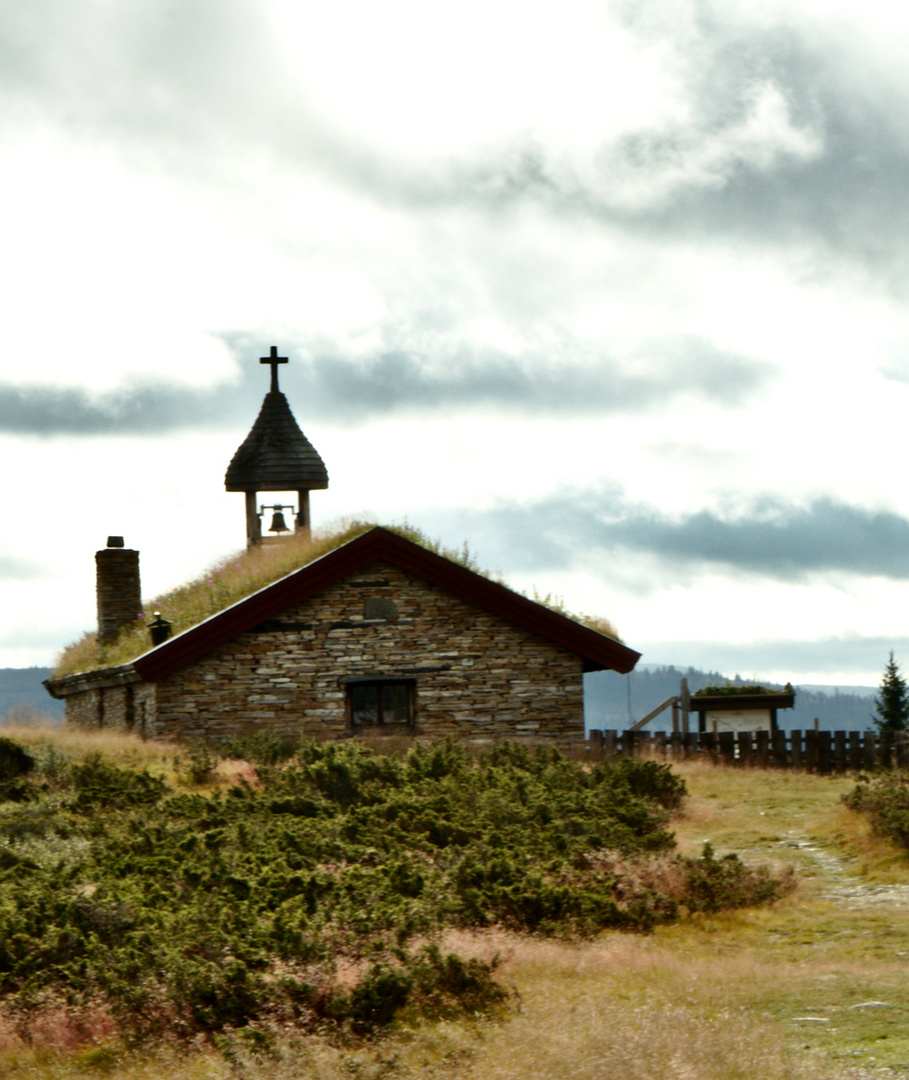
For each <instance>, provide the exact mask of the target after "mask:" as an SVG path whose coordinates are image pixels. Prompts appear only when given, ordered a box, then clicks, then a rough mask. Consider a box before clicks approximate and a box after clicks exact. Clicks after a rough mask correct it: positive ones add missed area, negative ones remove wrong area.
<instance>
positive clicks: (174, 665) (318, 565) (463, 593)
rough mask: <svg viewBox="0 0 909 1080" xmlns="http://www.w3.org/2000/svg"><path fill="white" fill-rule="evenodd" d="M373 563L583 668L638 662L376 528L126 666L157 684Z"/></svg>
mask: <svg viewBox="0 0 909 1080" xmlns="http://www.w3.org/2000/svg"><path fill="white" fill-rule="evenodd" d="M375 562H387V563H390V564H391V565H392V566H396V567H398V568H399V569H400V570H403V571H405V572H407V573H410V574H413V575H414V576H415V577H418V578H420V579H422V580H423V581H427V582H429V583H431V584H433V585H436V586H438V587H439V588H441V589H445V590H446V591H447V592H449V593H452V594H453V595H455V596H459V597H460V598H461V599H463V600H467V601H469V602H470V603H473V604H476V605H477V606H478V607H481V608H484V609H485V610H487V611H490V612H493V613H494V614H497V615H500V616H501V617H502V618H505V619H507V620H508V621H509V622H511V623H513V624H515V625H516V626H520V627H523V628H524V629H525V630H528V631H530V632H532V633H535V634H538V635H539V636H540V637H543V638H545V639H547V640H548V641H551V642H553V644H555V645H559V646H561V647H562V648H564V649H567V650H568V651H569V652H572V653H574V654H575V655H577V656H579V657H581V659H582V661H583V665H584V670H585V671H602V670H613V671H618V672H621V673H625V672H628V671H631V669H632V668H633V667H634V665H635V664H636V663H637V661H638V659H639V658H640V653H637V652H635V651H634V650H633V649H629V648H628V647H627V646H626V645H623V644H622V643H621V642H619V641H616V640H615V639H614V638H611V637H607V636H606V635H605V634H601V633H599V632H598V631H596V630H592V629H590V628H589V627H587V626H583V625H582V624H581V623H578V622H575V620H573V619H570V618H568V617H567V616H565V615H562V614H560V613H559V612H556V611H553V610H551V609H550V608H547V607H544V606H543V605H542V604H538V603H537V602H536V601H534V600H529V599H528V598H527V597H526V596H521V595H520V594H519V593H516V592H514V591H512V590H511V589H509V588H507V587H506V586H504V585H500V584H499V583H498V582H495V581H490V580H489V579H488V578H486V577H483V576H482V575H481V574H477V573H475V572H474V571H473V570H469V569H467V568H466V567H463V566H459V565H458V564H457V563H454V562H452V561H451V560H449V559H446V558H445V557H444V556H441V555H437V554H436V553H435V552H432V551H429V550H427V549H426V548H425V547H421V546H420V545H419V544H415V543H413V541H411V540H407V539H405V538H404V537H402V536H398V535H397V534H396V533H393V532H391V531H390V530H388V529H384V528H382V527H381V526H376V527H374V528H372V529H370V530H368V531H367V532H365V533H362V534H361V535H360V536H357V537H356V538H355V539H353V540H350V541H349V542H348V543H346V544H342V545H341V546H340V547H337V548H335V549H334V550H333V551H331V552H329V553H328V554H327V555H323V556H322V557H321V558H319V559H316V560H315V561H314V562H311V563H309V564H308V565H306V566H304V567H301V568H300V569H299V570H295V571H293V572H292V573H290V574H288V575H287V576H286V577H284V578H281V579H280V580H279V581H276V582H274V583H273V584H271V585H267V586H266V587H265V588H264V589H260V590H259V591H258V592H255V593H253V594H252V595H251V596H248V597H246V598H245V599H243V600H240V601H238V602H237V603H235V604H232V605H231V606H230V607H228V608H225V609H224V610H223V611H220V612H218V613H217V614H215V615H212V616H211V617H210V618H208V619H205V620H204V621H203V622H201V623H197V624H196V625H195V626H193V627H191V628H190V629H188V630H185V631H184V632H183V633H182V634H178V635H177V636H176V637H173V638H171V639H170V640H169V641H166V642H164V644H163V645H159V646H157V648H154V649H151V650H150V651H149V652H147V653H145V654H144V655H142V656H140V657H139V658H138V659H137V660H134V661H133V664H132V666H133V668H134V669H135V671H136V672H137V674H138V675H139V676H140V677H141V678H143V679H145V680H147V681H150V682H156V681H158V680H159V679H163V678H164V677H165V676H167V675H169V674H170V673H171V672H173V671H177V670H178V669H179V668H182V667H185V666H186V665H188V664H191V663H193V662H194V661H196V660H199V659H201V658H202V657H203V656H206V655H207V654H208V653H210V652H211V651H212V650H213V649H215V648H217V647H218V646H219V645H223V644H226V643H227V642H229V641H232V640H233V639H234V638H236V637H238V636H239V635H240V634H243V633H246V632H247V631H249V630H252V629H253V627H255V626H258V625H259V623H262V622H265V621H266V620H267V619H271V618H274V617H276V616H277V615H279V614H281V612H283V611H286V610H287V609H288V608H289V607H292V606H294V605H296V604H299V603H300V602H301V601H303V600H306V599H308V598H309V597H311V596H315V595H316V594H318V593H319V592H321V591H322V590H323V589H326V588H327V587H328V586H330V585H333V584H335V583H336V582H338V581H341V580H343V579H344V578H346V577H348V576H349V575H350V574H353V573H356V572H357V571H358V570H362V569H363V568H365V567H367V566H370V565H372V564H373V563H375Z"/></svg>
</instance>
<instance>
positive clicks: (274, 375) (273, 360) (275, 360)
mask: <svg viewBox="0 0 909 1080" xmlns="http://www.w3.org/2000/svg"><path fill="white" fill-rule="evenodd" d="M259 363H260V364H270V365H271V388H272V390H275V391H276V390H277V389H278V364H286V363H287V357H286V356H278V347H277V345H272V347H271V353H270V355H269V356H260V357H259Z"/></svg>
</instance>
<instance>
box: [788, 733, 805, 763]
mask: <svg viewBox="0 0 909 1080" xmlns="http://www.w3.org/2000/svg"><path fill="white" fill-rule="evenodd" d="M789 744H790V746H791V747H792V751H791V753H792V767H793V769H798V768H800V767H803V766H804V764H805V754H804V750H803V748H802V729H801V728H793V729H792V731H790V732H789Z"/></svg>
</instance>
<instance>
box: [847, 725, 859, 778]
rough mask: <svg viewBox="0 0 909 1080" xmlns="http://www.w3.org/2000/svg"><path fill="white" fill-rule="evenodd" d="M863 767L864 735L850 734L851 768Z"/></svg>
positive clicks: (852, 732) (855, 732) (851, 732)
mask: <svg viewBox="0 0 909 1080" xmlns="http://www.w3.org/2000/svg"><path fill="white" fill-rule="evenodd" d="M861 767H862V733H861V732H860V731H850V732H849V768H850V769H860V768H861Z"/></svg>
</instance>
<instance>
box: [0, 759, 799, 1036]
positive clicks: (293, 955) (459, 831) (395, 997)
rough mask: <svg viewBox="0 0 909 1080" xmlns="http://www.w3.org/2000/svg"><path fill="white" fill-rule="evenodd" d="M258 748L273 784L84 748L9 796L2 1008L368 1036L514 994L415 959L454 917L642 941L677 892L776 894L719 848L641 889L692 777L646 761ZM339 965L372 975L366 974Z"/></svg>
mask: <svg viewBox="0 0 909 1080" xmlns="http://www.w3.org/2000/svg"><path fill="white" fill-rule="evenodd" d="M260 756H261V763H260V765H259V766H258V772H259V775H260V782H259V784H258V785H256V786H255V787H252V786H249V785H237V786H236V787H234V788H232V789H230V790H229V791H227V792H219V791H212V792H211V793H209V794H207V795H206V796H203V795H201V794H197V793H189V794H187V793H183V794H179V795H175V794H173V793H172V792H170V791H168V790H167V788H166V785H165V784H164V782H163V781H162V780H160V779H157V778H155V777H152V776H150V775H149V774H148V773H147V772H144V771H142V772H139V771H136V770H130V769H126V768H118V767H115V766H113V765H111V764H108V763H107V762H105V761H103V760H102V759H101V758H99V757H94V758H89V759H87V760H86V761H85V762H83V763H82V764H69V765H67V767H66V768H65V770H63V772H62V774H61V778H60V781H59V783H60V785H62V789H61V790H55V791H53V792H50V791H48V792H44V791H42V790H40V789H37V788H36V789H35V791H34V792H33V797H32V800H31V801H30V802H28V803H26V804H23V805H21V806H15V807H7V808H5V809H4V812H3V813H2V814H0V885H2V890H3V891H2V895H3V902H2V904H0V997H4V998H6V999H7V1001H8V1002H9V1003H10V1004H11V1005H12V1004H14V1003H18V1004H19V1005H20V1006H23V1007H24V1005H25V1004H26V1003H27V1002H28V1001H30V1000H33V998H34V995H35V994H37V993H39V992H43V991H44V990H47V991H50V992H55V993H58V994H60V995H62V996H63V997H65V998H67V999H68V1000H70V1001H72V1002H76V1003H78V1002H80V1001H81V1002H85V1001H89V1000H95V999H100V1000H103V1001H104V1002H105V1004H106V1006H107V1007H108V1008H109V1009H110V1010H111V1011H112V1012H114V1013H115V1014H116V1015H117V1016H118V1017H119V1018H120V1021H121V1023H122V1025H123V1027H124V1029H125V1030H126V1031H132V1032H136V1033H138V1034H157V1035H163V1034H175V1033H184V1034H189V1033H192V1032H194V1031H198V1030H204V1031H208V1032H212V1033H219V1032H223V1031H224V1030H228V1029H230V1030H235V1029H245V1028H246V1027H248V1026H249V1025H253V1028H251V1029H250V1030H256V1031H257V1030H260V1028H261V1027H262V1025H263V1024H265V1025H266V1027H267V1024H268V1023H269V1022H270V1020H271V1018H274V1017H287V1016H290V1017H293V1018H294V1019H295V1022H296V1023H298V1024H300V1025H301V1026H306V1025H317V1024H322V1023H334V1024H338V1025H341V1026H342V1027H345V1028H347V1029H350V1030H351V1031H355V1032H367V1031H371V1030H375V1029H377V1028H380V1027H382V1026H383V1025H386V1024H388V1023H390V1022H393V1021H394V1020H396V1019H401V1020H408V1019H412V1018H417V1017H418V1016H421V1015H432V1016H443V1015H444V1016H448V1015H454V1014H456V1013H457V1012H462V1011H465V1010H466V1011H467V1012H470V1013H473V1012H478V1011H484V1010H487V1009H494V1008H497V1007H498V1006H499V1005H500V1004H504V1003H505V1002H506V995H505V993H504V991H502V990H501V988H500V987H498V986H497V984H496V982H495V978H494V969H493V967H491V966H485V965H482V964H479V963H478V962H474V961H467V960H464V959H461V958H458V957H455V956H450V955H449V956H444V955H442V954H441V953H440V952H439V951H438V950H434V949H432V948H431V947H430V948H423V949H420V950H419V951H416V952H414V951H413V948H412V945H413V942H414V941H415V939H416V940H419V939H423V940H426V939H428V940H430V941H431V940H433V937H434V936H435V935H438V934H440V933H441V932H442V931H443V930H444V929H445V928H446V927H452V926H464V927H468V926H488V925H492V924H499V925H504V926H508V927H510V928H513V929H514V930H516V931H519V932H533V933H547V934H560V935H564V936H572V935H578V934H594V933H597V932H599V931H600V930H602V929H604V928H606V927H620V928H624V929H633V930H646V929H648V928H650V927H651V926H653V925H654V924H655V923H657V922H660V921H666V920H667V919H671V918H674V917H675V916H676V915H677V912H678V909H679V905H680V904H685V905H686V906H688V907H689V908H691V909H702V910H716V909H717V908H718V907H725V906H731V905H734V904H737V903H753V902H757V901H759V900H761V899H771V898H772V897H773V896H775V895H778V887H777V886H774V884H773V880H774V879H771V878H769V877H768V878H767V879H766V880H763V879H762V881H761V882H758V881H757V880H756V879H754V878H752V877H749V873H748V872H746V871H745V868H744V867H743V866H742V865H741V864H740V863H738V861H737V860H730V859H724V860H716V859H714V858H713V856H712V853H710V852H705V855H704V857H703V858H702V859H701V860H689V861H685V860H681V861H678V865H677V866H676V865H675V864H673V866H675V870H674V873H675V878H676V881H679V880H681V881H682V886H681V887H680V888H679V887H677V888H676V891H675V892H673V894H672V895H671V896H670V895H669V894H668V893H664V892H660V891H658V889H657V888H656V886H646V887H643V886H641V885H640V884H639V883H638V882H636V881H634V880H632V877H631V876H630V871H626V870H625V869H623V868H622V860H623V859H624V860H625V862H626V863H627V864H628V865H629V866H630V865H631V864H632V863H633V862H634V861H635V860H640V859H646V858H649V857H650V856H651V854H654V853H655V854H657V855H659V857H660V858H659V860H658V862H659V865H663V864H664V863H665V862H666V861H667V860H669V861H670V862H671V861H672V859H673V856H672V855H671V854H669V853H670V852H671V849H672V846H673V839H672V834H671V832H670V831H669V828H668V818H669V808H671V807H673V806H676V805H678V803H679V801H680V800H681V798H682V797H683V794H684V785H683V784H682V782H681V781H680V780H679V779H678V778H677V777H675V776H674V775H673V774H672V772H671V770H669V769H668V768H666V767H665V766H659V765H656V764H654V763H652V762H634V761H630V760H629V761H622V762H620V763H618V764H616V765H609V764H604V765H598V766H596V767H594V768H585V767H584V766H582V765H580V764H579V763H577V762H573V761H569V760H567V759H566V758H564V757H563V756H562V755H561V754H559V753H557V752H554V751H551V750H544V749H538V750H528V749H527V748H526V747H519V746H509V745H504V746H499V747H495V748H494V749H492V750H490V751H489V752H488V753H485V754H481V755H479V756H478V757H477V758H475V759H471V758H468V756H467V755H466V754H465V753H464V751H463V749H462V748H461V747H460V746H458V745H457V744H455V743H453V742H450V741H449V742H443V743H438V744H434V745H432V746H428V747H414V748H413V749H411V750H410V751H409V752H408V753H407V754H405V755H402V756H383V755H379V754H376V753H374V752H372V751H371V750H369V749H367V748H365V747H363V746H362V745H360V744H357V743H354V742H348V743H343V744H340V743H329V744H322V745H316V744H312V743H304V744H302V745H300V746H299V747H298V749H297V751H296V753H295V754H294V755H293V757H292V758H290V759H287V760H286V762H285V763H284V764H283V765H282V764H279V763H278V762H277V761H276V760H275V756H274V754H273V752H272V750H270V749H268V747H267V746H265V747H260ZM266 758H269V759H270V760H265V759H266ZM613 856H614V858H613ZM610 860H612V861H610ZM775 889H776V891H775ZM339 961H345V963H347V964H348V965H350V964H352V965H354V966H355V967H356V966H357V965H361V966H362V971H363V974H362V975H361V977H360V978H359V979H358V980H357V981H356V982H355V984H354V985H352V986H349V985H345V986H344V987H343V988H342V986H341V985H340V984H339V980H338V979H337V978H336V977H335V967H336V964H337V963H338V962H339ZM250 1038H251V1039H252V1040H253V1042H255V1036H250Z"/></svg>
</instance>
